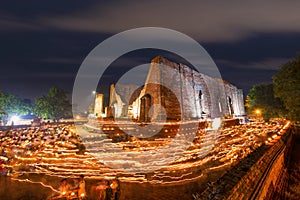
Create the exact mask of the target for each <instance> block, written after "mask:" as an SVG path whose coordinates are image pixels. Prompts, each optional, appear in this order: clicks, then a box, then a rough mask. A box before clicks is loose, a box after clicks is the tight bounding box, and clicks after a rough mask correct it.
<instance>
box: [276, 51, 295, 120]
mask: <svg viewBox="0 0 300 200" xmlns="http://www.w3.org/2000/svg"><path fill="white" fill-rule="evenodd" d="M273 83H274V92H275V96H276V97H279V98H280V99H281V100H282V101H283V103H284V105H285V107H286V108H287V110H288V116H289V117H290V118H291V119H292V120H294V121H299V120H300V56H297V57H296V58H295V59H294V60H292V61H290V62H288V63H286V64H284V65H282V66H281V69H280V71H279V72H278V73H277V74H275V75H274V76H273Z"/></svg>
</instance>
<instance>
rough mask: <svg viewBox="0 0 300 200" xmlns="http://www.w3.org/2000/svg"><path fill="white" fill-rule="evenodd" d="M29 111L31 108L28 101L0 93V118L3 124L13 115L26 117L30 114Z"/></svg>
mask: <svg viewBox="0 0 300 200" xmlns="http://www.w3.org/2000/svg"><path fill="white" fill-rule="evenodd" d="M31 111H32V106H31V103H30V101H27V100H24V99H21V98H20V97H18V96H15V95H13V94H9V93H4V92H2V91H0V117H1V118H2V120H3V121H4V123H6V122H7V121H8V120H9V118H10V117H12V116H13V115H27V114H29V113H31Z"/></svg>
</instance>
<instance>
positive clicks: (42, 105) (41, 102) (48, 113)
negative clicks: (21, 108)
mask: <svg viewBox="0 0 300 200" xmlns="http://www.w3.org/2000/svg"><path fill="white" fill-rule="evenodd" d="M34 113H35V114H37V115H38V116H40V117H42V118H49V119H53V120H59V119H61V118H63V117H69V116H71V114H72V112H71V104H70V102H69V100H68V98H67V93H66V92H65V91H64V90H62V89H60V88H57V87H51V88H50V90H49V92H48V94H47V95H44V96H42V97H40V98H37V99H36V101H35V107H34Z"/></svg>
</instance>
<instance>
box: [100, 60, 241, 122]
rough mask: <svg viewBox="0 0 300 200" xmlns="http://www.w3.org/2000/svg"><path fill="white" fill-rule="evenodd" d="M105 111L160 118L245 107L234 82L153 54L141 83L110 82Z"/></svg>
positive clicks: (236, 112)
mask: <svg viewBox="0 0 300 200" xmlns="http://www.w3.org/2000/svg"><path fill="white" fill-rule="evenodd" d="M102 99H103V96H102ZM157 105H160V106H157ZM162 107H163V108H164V109H161V108H162ZM95 108H96V105H95ZM95 110H96V109H95ZM102 110H103V107H102ZM107 113H109V114H108V117H109V116H112V117H115V118H132V119H137V120H140V121H160V120H164V119H166V118H167V119H169V120H189V119H201V118H202V119H205V118H216V117H224V116H227V117H238V116H242V115H245V110H244V100H243V92H242V90H240V89H238V88H237V87H236V86H234V85H232V84H230V83H228V82H226V81H223V80H219V79H215V78H211V77H209V76H207V75H204V74H201V73H199V72H197V71H195V70H193V69H191V68H190V67H188V66H186V65H183V64H177V63H173V62H170V61H169V60H167V59H165V58H163V57H161V56H157V57H155V58H154V59H153V60H152V61H151V65H150V68H149V72H148V76H147V79H146V81H145V85H144V87H138V86H135V85H116V86H115V85H111V88H110V103H109V112H107Z"/></svg>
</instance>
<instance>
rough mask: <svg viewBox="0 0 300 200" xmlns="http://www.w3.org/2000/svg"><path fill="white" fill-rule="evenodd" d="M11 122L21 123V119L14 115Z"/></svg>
mask: <svg viewBox="0 0 300 200" xmlns="http://www.w3.org/2000/svg"><path fill="white" fill-rule="evenodd" d="M11 121H13V122H18V121H20V117H19V116H17V115H14V116H12V117H11Z"/></svg>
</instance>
